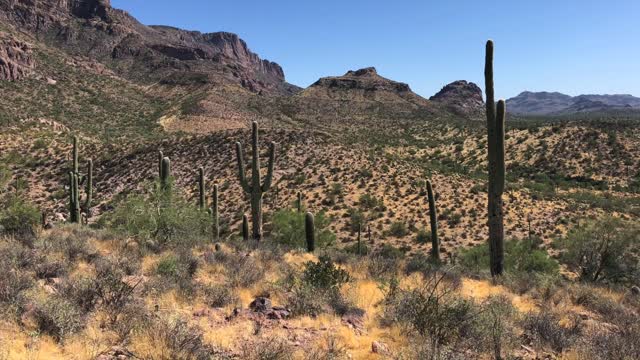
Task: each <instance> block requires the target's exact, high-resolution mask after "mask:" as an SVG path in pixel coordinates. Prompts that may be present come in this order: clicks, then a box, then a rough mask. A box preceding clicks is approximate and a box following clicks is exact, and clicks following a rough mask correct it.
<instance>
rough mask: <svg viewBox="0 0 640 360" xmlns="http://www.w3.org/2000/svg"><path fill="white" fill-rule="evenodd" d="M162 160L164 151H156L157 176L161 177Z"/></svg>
mask: <svg viewBox="0 0 640 360" xmlns="http://www.w3.org/2000/svg"><path fill="white" fill-rule="evenodd" d="M163 160H164V153H163V152H162V150H159V151H158V178H159V179H160V178H162V161H163Z"/></svg>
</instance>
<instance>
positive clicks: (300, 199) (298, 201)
mask: <svg viewBox="0 0 640 360" xmlns="http://www.w3.org/2000/svg"><path fill="white" fill-rule="evenodd" d="M296 206H297V207H298V212H302V193H301V192H300V191H298V200H297V202H296Z"/></svg>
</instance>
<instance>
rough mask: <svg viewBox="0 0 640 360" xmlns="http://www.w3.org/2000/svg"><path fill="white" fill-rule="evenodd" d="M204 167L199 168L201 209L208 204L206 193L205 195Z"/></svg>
mask: <svg viewBox="0 0 640 360" xmlns="http://www.w3.org/2000/svg"><path fill="white" fill-rule="evenodd" d="M204 187H205V186H204V169H203V168H202V167H199V168H198V207H199V208H200V209H204V208H205V207H206V206H207V205H206V201H205V195H204Z"/></svg>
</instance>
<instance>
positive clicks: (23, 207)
mask: <svg viewBox="0 0 640 360" xmlns="http://www.w3.org/2000/svg"><path fill="white" fill-rule="evenodd" d="M1 206H2V208H3V210H2V211H0V231H4V232H6V233H9V234H13V235H19V236H20V235H32V234H33V233H34V230H35V227H36V226H38V224H39V223H40V218H41V215H40V211H39V210H38V209H37V208H35V207H34V206H32V205H31V204H29V203H27V202H26V201H24V200H22V199H21V198H20V197H18V196H10V197H9V198H8V200H7V201H6V202H5V203H3V204H1Z"/></svg>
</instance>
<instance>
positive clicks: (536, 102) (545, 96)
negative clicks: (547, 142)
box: [507, 91, 640, 115]
mask: <svg viewBox="0 0 640 360" xmlns="http://www.w3.org/2000/svg"><path fill="white" fill-rule="evenodd" d="M507 109H508V111H509V112H510V113H512V114H520V115H562V114H574V113H587V112H605V111H611V110H634V109H638V110H640V98H637V97H634V96H632V95H579V96H569V95H566V94H562V93H559V92H546V91H545V92H531V91H525V92H523V93H521V94H520V95H518V96H516V97H513V98H511V99H508V100H507Z"/></svg>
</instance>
